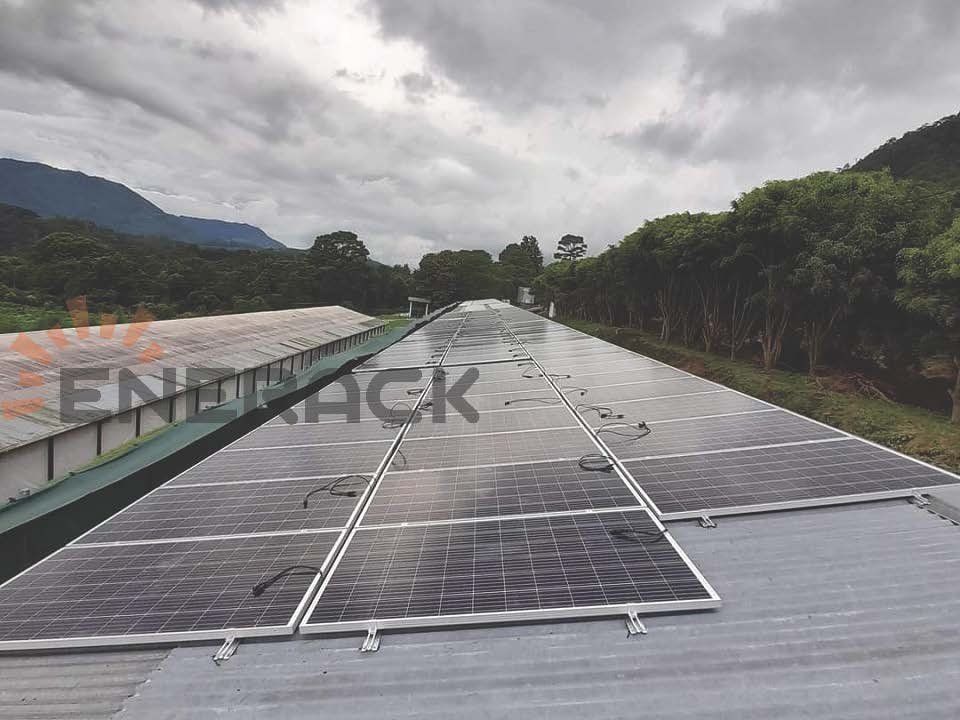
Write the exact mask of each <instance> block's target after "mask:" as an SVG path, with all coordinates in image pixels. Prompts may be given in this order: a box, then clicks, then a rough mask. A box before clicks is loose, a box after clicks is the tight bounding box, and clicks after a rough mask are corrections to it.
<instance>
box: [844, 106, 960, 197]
mask: <svg viewBox="0 0 960 720" xmlns="http://www.w3.org/2000/svg"><path fill="white" fill-rule="evenodd" d="M885 167H888V168H890V173H891V174H892V175H893V176H894V177H895V178H907V179H910V180H926V181H928V182H933V183H937V184H940V185H945V186H948V187H960V113H957V114H956V115H948V116H946V117H944V118H940V119H939V120H937V121H936V122H933V123H929V124H927V125H923V126H921V127H919V128H917V129H916V130H911V131H910V132H907V133H904V134H903V135H902V136H901V137H899V138H891V139H890V140H887V142H885V143H884V144H883V145H881V146H880V147H878V148H877V149H876V150H874V151H873V152H871V153H869V154H868V155H866V156H865V157H864V158H863V159H862V160H859V161H857V162H856V163H855V164H854V165H853V166H851V167H850V169H851V170H880V169H882V168H885Z"/></svg>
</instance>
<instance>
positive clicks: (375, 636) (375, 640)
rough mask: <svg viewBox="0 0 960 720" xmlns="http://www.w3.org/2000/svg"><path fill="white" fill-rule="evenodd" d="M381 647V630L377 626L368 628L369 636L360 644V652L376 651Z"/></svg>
mask: <svg viewBox="0 0 960 720" xmlns="http://www.w3.org/2000/svg"><path fill="white" fill-rule="evenodd" d="M379 649H380V631H379V630H377V629H376V628H370V629H369V630H367V637H366V639H365V640H364V641H363V644H362V645H361V646H360V652H364V653H366V652H376V651H377V650H379Z"/></svg>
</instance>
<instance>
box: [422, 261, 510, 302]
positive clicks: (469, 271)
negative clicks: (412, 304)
mask: <svg viewBox="0 0 960 720" xmlns="http://www.w3.org/2000/svg"><path fill="white" fill-rule="evenodd" d="M413 279H414V283H415V288H416V292H417V294H418V295H422V296H423V297H428V298H430V299H431V300H432V301H433V302H434V303H435V304H437V305H447V304H449V303H451V302H455V301H458V300H479V299H483V298H487V297H491V296H492V295H496V294H497V285H498V282H497V275H496V271H495V269H494V265H493V259H492V258H491V257H490V254H489V253H488V252H486V251H485V250H442V251H441V252H438V253H427V254H426V255H424V256H423V257H422V258H421V259H420V267H419V268H417V270H416V272H414V274H413Z"/></svg>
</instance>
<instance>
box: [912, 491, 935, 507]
mask: <svg viewBox="0 0 960 720" xmlns="http://www.w3.org/2000/svg"><path fill="white" fill-rule="evenodd" d="M910 500H911V502H913V504H914V505H916V506H917V507H926V506H927V505H929V504H930V501H929V500H927V499H926V498H925V497H924V496H923V493H922V492H920V491H919V490H914V491H913V496H912V497H911V498H910Z"/></svg>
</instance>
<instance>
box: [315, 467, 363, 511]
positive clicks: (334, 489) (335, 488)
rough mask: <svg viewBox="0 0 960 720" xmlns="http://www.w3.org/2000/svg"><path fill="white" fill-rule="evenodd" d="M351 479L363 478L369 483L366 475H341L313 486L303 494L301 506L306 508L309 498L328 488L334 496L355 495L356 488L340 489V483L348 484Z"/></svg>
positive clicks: (356, 493)
mask: <svg viewBox="0 0 960 720" xmlns="http://www.w3.org/2000/svg"><path fill="white" fill-rule="evenodd" d="M351 480H363V482H364V483H366V484H367V485H369V484H370V478H368V477H367V476H366V475H341V476H340V477H338V478H337V479H336V480H333V481H331V482H328V483H327V484H326V485H321V486H320V487H318V488H314V489H313V490H311V491H310V492H308V493H307V494H306V495H304V496H303V507H304V509H306V507H307V505H308V504H309V502H310V498H311V497H313V496H314V495H316V494H317V493H319V492H323V491H324V490H328V491H329V492H330V494H331V495H333V496H335V497H356V496H357V495H358V494H359V493H358V492H357V491H356V490H340V489H339V487H340V486H341V485H346V484H348V483H349V482H350V481H351Z"/></svg>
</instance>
